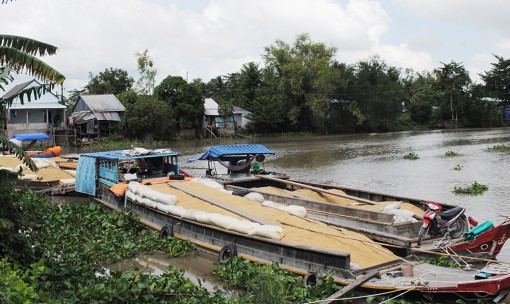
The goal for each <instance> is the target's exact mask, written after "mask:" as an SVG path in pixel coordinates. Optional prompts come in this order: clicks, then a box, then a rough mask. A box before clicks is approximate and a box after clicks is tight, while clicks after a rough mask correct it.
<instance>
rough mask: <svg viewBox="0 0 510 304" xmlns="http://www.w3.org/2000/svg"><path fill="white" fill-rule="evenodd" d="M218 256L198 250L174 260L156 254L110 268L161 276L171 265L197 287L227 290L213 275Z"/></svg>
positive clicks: (210, 289) (165, 255) (158, 253)
mask: <svg viewBox="0 0 510 304" xmlns="http://www.w3.org/2000/svg"><path fill="white" fill-rule="evenodd" d="M216 259H217V257H216V255H212V254H208V253H206V252H202V251H199V250H196V251H195V252H193V253H192V254H191V255H190V256H187V257H178V258H173V257H170V256H169V255H168V254H165V253H162V252H154V253H152V254H150V255H143V256H140V257H136V258H133V259H129V260H125V261H122V262H118V263H115V264H112V265H109V266H108V269H110V270H112V271H120V272H125V271H128V270H131V269H133V268H134V267H135V266H136V267H137V268H138V269H145V271H144V272H145V273H149V274H154V275H161V274H163V273H164V272H165V271H166V270H167V269H168V266H169V265H173V266H175V267H176V268H178V269H181V270H185V273H184V277H186V278H188V279H190V280H191V281H192V282H193V283H194V284H195V285H200V286H202V287H204V288H206V289H207V290H208V291H209V292H215V291H218V290H225V289H226V285H225V284H224V283H223V282H221V281H219V280H217V279H216V277H215V276H214V275H213V274H212V273H213V270H214V269H215V267H216V266H215V262H216Z"/></svg>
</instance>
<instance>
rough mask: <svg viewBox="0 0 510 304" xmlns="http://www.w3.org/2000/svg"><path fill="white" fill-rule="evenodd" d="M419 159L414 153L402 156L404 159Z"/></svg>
mask: <svg viewBox="0 0 510 304" xmlns="http://www.w3.org/2000/svg"><path fill="white" fill-rule="evenodd" d="M419 158H420V157H419V156H418V154H416V153H414V152H409V153H407V154H406V155H404V159H411V160H413V159H419Z"/></svg>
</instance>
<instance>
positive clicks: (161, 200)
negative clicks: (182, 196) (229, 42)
mask: <svg viewBox="0 0 510 304" xmlns="http://www.w3.org/2000/svg"><path fill="white" fill-rule="evenodd" d="M126 196H127V198H128V199H130V200H132V201H134V202H137V203H139V204H142V205H145V206H148V207H151V208H158V204H162V205H175V204H176V203H177V196H175V195H172V194H165V193H161V192H158V191H155V190H152V189H151V188H150V187H148V186H145V185H142V184H139V183H137V182H130V183H129V185H128V188H127V189H126Z"/></svg>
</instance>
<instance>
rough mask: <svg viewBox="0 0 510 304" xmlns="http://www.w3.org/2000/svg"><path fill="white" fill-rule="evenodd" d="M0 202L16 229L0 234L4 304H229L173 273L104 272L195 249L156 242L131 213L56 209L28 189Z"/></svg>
mask: <svg viewBox="0 0 510 304" xmlns="http://www.w3.org/2000/svg"><path fill="white" fill-rule="evenodd" d="M0 200H3V201H2V204H0V212H2V214H6V213H10V214H11V216H12V218H13V223H15V224H16V226H13V227H12V228H7V227H2V228H1V229H0V233H2V235H1V237H2V242H1V243H0V249H1V250H2V251H1V256H3V257H8V258H9V260H5V259H4V260H1V261H0V276H1V277H2V280H0V281H1V282H0V299H2V301H3V300H5V299H7V300H6V303H11V302H12V303H106V302H108V303H116V302H117V303H120V302H121V303H142V302H143V303H145V302H151V301H154V302H156V303H174V302H176V301H179V302H180V303H223V302H224V301H225V300H224V299H225V295H224V294H223V293H221V292H219V293H215V294H213V295H209V292H208V291H207V290H206V289H204V288H202V287H197V286H195V285H194V284H193V283H192V282H191V281H190V280H189V279H186V278H184V276H183V272H182V271H180V270H177V269H175V268H173V267H169V268H168V270H167V272H166V273H165V274H163V275H162V276H157V275H149V274H145V273H143V272H144V270H143V269H141V270H139V269H134V270H132V271H128V272H126V273H116V272H113V273H107V272H106V271H105V270H106V269H105V268H104V266H103V265H104V264H106V263H110V262H116V261H119V260H122V259H125V258H129V257H133V256H135V255H138V254H140V253H142V252H149V253H150V252H152V251H155V250H159V251H164V252H167V253H169V254H171V255H172V256H182V255H187V254H189V253H190V252H191V251H193V250H195V246H194V245H193V244H192V243H190V242H188V241H180V240H178V239H176V238H166V239H162V240H161V239H158V238H157V235H156V234H154V233H152V232H150V231H149V230H148V229H147V228H145V227H143V226H142V225H141V224H140V223H139V222H138V218H136V217H133V216H132V215H130V214H129V213H117V212H112V211H109V210H107V209H106V208H104V207H102V206H99V205H80V204H74V203H69V204H66V205H63V206H58V205H55V204H52V203H50V202H48V201H47V200H46V199H45V198H44V197H42V196H35V195H34V194H32V193H30V192H28V191H21V192H9V190H3V191H1V192H0ZM9 201H14V202H16V203H15V204H12V205H13V206H14V207H15V208H14V209H13V208H11V209H6V206H8V204H6V202H9ZM4 240H5V241H4ZM20 240H22V241H23V242H21V241H20ZM20 244H25V245H24V247H20ZM41 257H42V258H44V262H43V260H42V259H41ZM11 261H12V262H11ZM9 301H11V302H9Z"/></svg>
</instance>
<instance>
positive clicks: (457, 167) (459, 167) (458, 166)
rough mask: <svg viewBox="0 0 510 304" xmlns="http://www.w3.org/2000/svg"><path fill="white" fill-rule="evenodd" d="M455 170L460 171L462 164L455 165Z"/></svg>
mask: <svg viewBox="0 0 510 304" xmlns="http://www.w3.org/2000/svg"><path fill="white" fill-rule="evenodd" d="M453 170H457V171H460V170H462V166H461V165H459V164H457V165H456V166H455V167H453Z"/></svg>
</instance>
